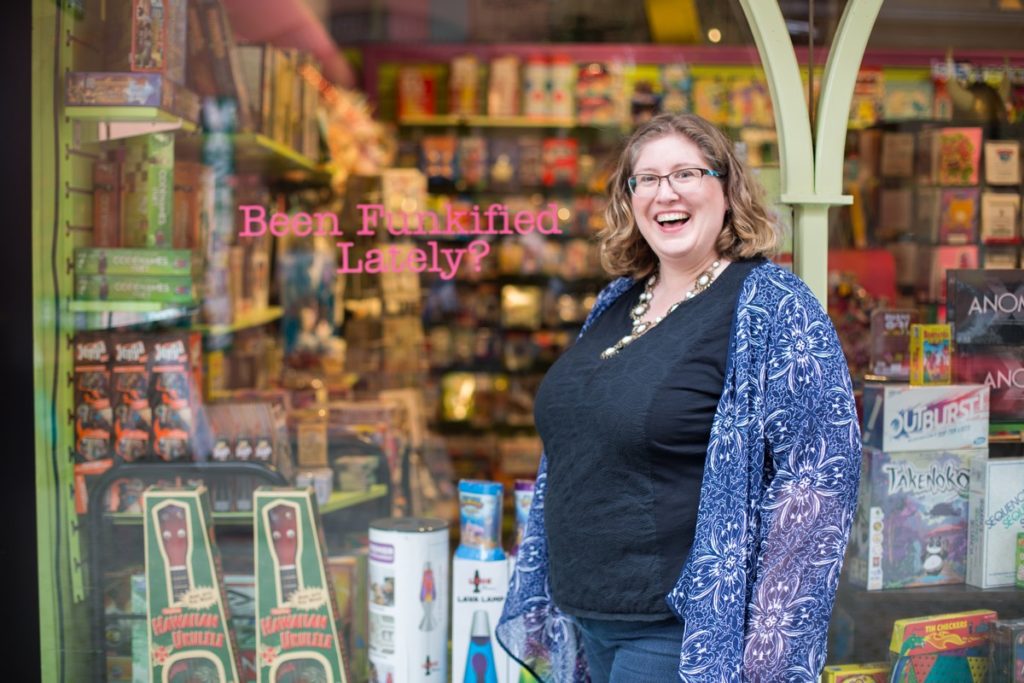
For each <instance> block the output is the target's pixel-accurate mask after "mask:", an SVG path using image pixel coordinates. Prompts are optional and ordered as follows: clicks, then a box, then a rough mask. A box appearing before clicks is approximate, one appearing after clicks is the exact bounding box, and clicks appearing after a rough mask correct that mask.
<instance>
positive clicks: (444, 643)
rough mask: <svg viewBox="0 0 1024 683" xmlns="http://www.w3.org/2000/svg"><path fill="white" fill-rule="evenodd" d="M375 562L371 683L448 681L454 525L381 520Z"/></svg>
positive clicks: (373, 532) (374, 536)
mask: <svg viewBox="0 0 1024 683" xmlns="http://www.w3.org/2000/svg"><path fill="white" fill-rule="evenodd" d="M369 557H370V559H369V614H370V639H369V659H370V665H369V666H370V680H371V681H374V682H376V683H384V682H385V681H391V682H392V683H407V682H408V681H419V680H422V679H423V678H424V677H427V676H430V677H431V679H433V677H435V676H436V677H437V679H438V680H447V678H448V623H449V621H448V614H449V601H448V586H449V581H448V561H449V560H448V558H449V550H448V523H447V522H445V521H444V520H440V519H430V518H418V517H397V518H391V519H379V520H376V521H374V522H372V523H371V524H370V555H369Z"/></svg>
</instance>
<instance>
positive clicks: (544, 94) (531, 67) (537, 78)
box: [523, 54, 551, 119]
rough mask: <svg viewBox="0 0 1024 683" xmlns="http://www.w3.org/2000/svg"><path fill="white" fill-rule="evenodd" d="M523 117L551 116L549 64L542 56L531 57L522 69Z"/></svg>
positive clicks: (541, 117)
mask: <svg viewBox="0 0 1024 683" xmlns="http://www.w3.org/2000/svg"><path fill="white" fill-rule="evenodd" d="M523 115H524V116H527V117H530V118H540V119H543V118H548V117H549V116H551V64H550V63H549V62H548V59H547V57H545V56H543V55H538V54H534V55H531V56H530V57H529V59H527V61H526V65H525V66H524V67H523Z"/></svg>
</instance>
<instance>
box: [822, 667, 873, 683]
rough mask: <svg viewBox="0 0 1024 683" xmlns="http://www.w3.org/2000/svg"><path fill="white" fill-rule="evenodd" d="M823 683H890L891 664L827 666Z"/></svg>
mask: <svg viewBox="0 0 1024 683" xmlns="http://www.w3.org/2000/svg"><path fill="white" fill-rule="evenodd" d="M821 683H889V663H888V662H870V663H868V664H836V665H833V666H826V667H825V668H824V669H822V672H821Z"/></svg>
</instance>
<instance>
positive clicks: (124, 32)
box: [103, 0, 187, 83]
mask: <svg viewBox="0 0 1024 683" xmlns="http://www.w3.org/2000/svg"><path fill="white" fill-rule="evenodd" d="M186 14H187V12H186V0H159V1H158V0H131V1H130V2H126V3H121V4H119V5H115V6H112V7H111V8H109V9H108V10H107V11H106V22H105V29H106V43H105V45H104V49H103V55H104V56H105V58H106V62H105V63H104V68H105V69H106V70H107V71H133V72H143V73H158V74H164V75H166V76H167V78H168V79H169V80H171V81H174V82H175V83H184V82H185V55H186V45H185V40H186Z"/></svg>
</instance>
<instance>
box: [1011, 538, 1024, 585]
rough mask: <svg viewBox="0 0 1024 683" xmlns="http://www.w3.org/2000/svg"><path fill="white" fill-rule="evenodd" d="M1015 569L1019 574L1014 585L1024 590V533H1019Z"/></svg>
mask: <svg viewBox="0 0 1024 683" xmlns="http://www.w3.org/2000/svg"><path fill="white" fill-rule="evenodd" d="M1014 567H1015V569H1016V572H1017V573H1016V578H1015V579H1014V582H1013V585H1014V586H1016V587H1017V588H1024V531H1018V532H1017V559H1016V562H1015V564H1014Z"/></svg>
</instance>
